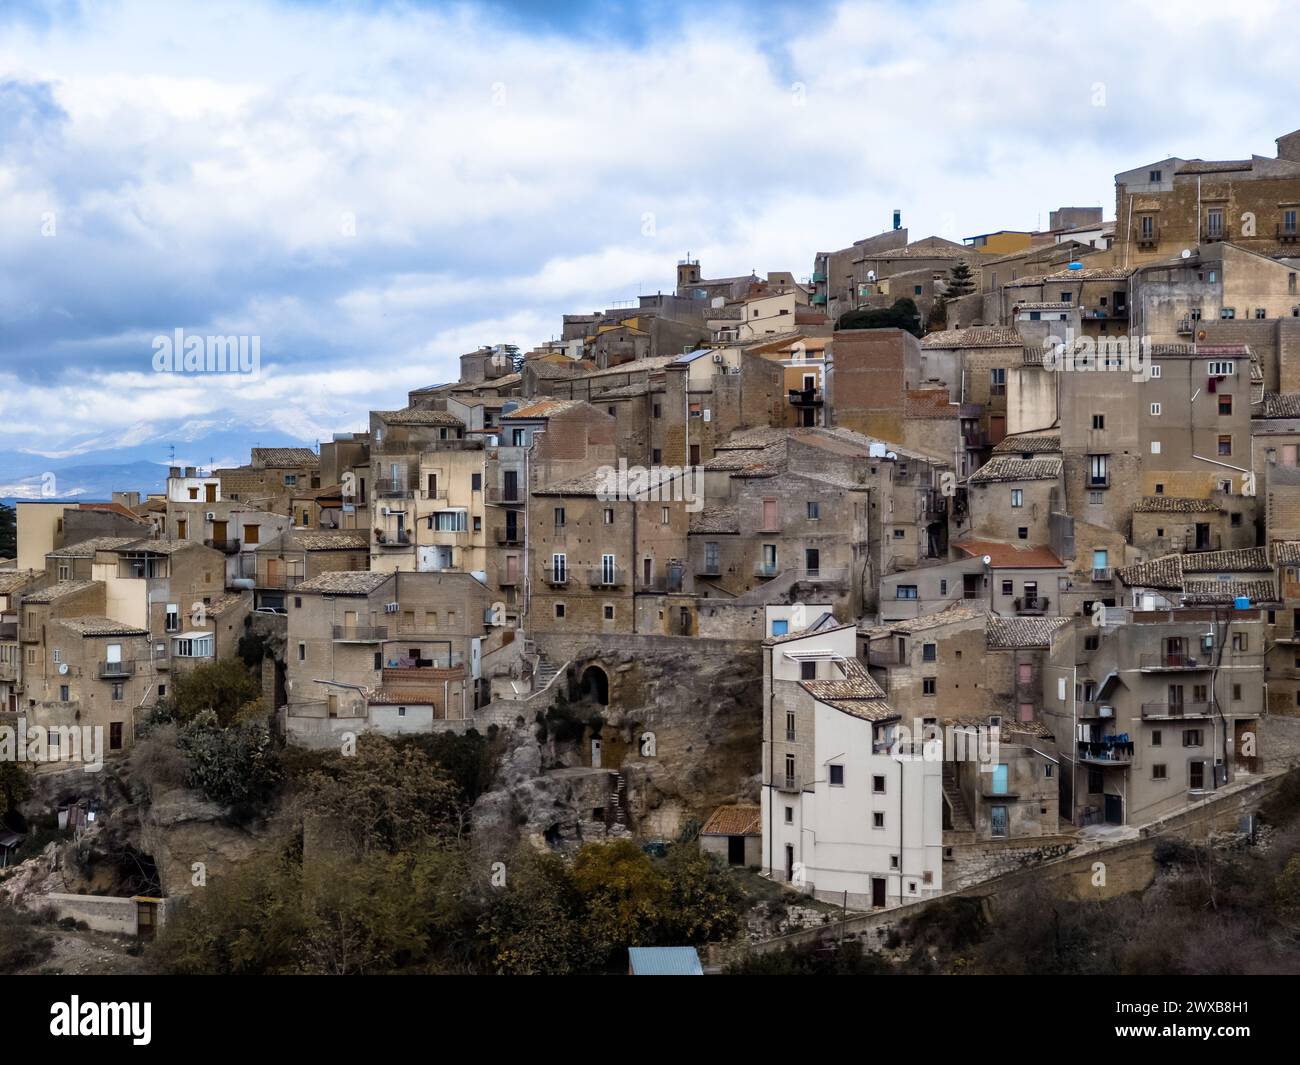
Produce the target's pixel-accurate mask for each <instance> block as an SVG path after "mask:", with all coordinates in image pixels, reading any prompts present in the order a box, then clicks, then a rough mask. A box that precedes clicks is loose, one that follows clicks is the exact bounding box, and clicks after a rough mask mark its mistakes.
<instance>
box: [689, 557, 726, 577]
mask: <svg viewBox="0 0 1300 1065" xmlns="http://www.w3.org/2000/svg"><path fill="white" fill-rule="evenodd" d="M695 575H696V576H697V577H721V576H722V562H721V561H720V560H718V559H716V558H715V559H707V558H706V559H705V560H704V561H703V562H700V563H697V564H696V566H695Z"/></svg>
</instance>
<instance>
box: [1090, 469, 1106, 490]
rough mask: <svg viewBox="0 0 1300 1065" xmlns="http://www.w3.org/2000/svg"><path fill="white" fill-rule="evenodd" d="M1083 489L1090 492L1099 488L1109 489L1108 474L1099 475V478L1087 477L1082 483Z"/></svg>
mask: <svg viewBox="0 0 1300 1065" xmlns="http://www.w3.org/2000/svg"><path fill="white" fill-rule="evenodd" d="M1084 487H1085V488H1087V489H1089V490H1090V491H1095V490H1097V489H1101V488H1109V487H1110V474H1109V473H1103V474H1101V476H1092V477H1089V478H1088V479H1087V480H1086V481H1085V482H1084Z"/></svg>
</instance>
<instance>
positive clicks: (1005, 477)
mask: <svg viewBox="0 0 1300 1065" xmlns="http://www.w3.org/2000/svg"><path fill="white" fill-rule="evenodd" d="M1060 476H1061V460H1060V459H1022V458H1017V457H1016V456H1014V455H995V456H994V457H993V458H991V459H989V461H988V462H986V463H985V464H984V465H983V466H981V467H980V468H979V469H978V470H976V471H975V472H974V473H972V474H971V475H970V478H969V483H970V484H993V483H995V482H998V481H1054V480H1056V479H1057V478H1058V477H1060Z"/></svg>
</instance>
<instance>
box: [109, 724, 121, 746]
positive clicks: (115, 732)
mask: <svg viewBox="0 0 1300 1065" xmlns="http://www.w3.org/2000/svg"><path fill="white" fill-rule="evenodd" d="M108 749H109V750H110V751H120V750H121V749H122V722H120V721H113V722H111V723H110V724H109V726H108Z"/></svg>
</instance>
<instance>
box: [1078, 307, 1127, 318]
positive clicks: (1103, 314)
mask: <svg viewBox="0 0 1300 1065" xmlns="http://www.w3.org/2000/svg"><path fill="white" fill-rule="evenodd" d="M1084 317H1086V318H1092V319H1101V320H1109V319H1120V318H1127V317H1128V308H1127V307H1089V308H1088V310H1087V312H1086V314H1085V315H1084Z"/></svg>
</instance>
